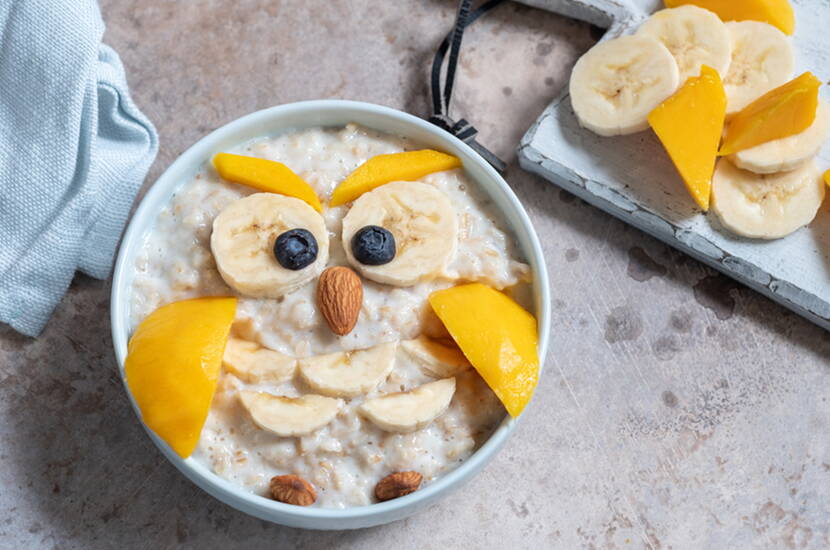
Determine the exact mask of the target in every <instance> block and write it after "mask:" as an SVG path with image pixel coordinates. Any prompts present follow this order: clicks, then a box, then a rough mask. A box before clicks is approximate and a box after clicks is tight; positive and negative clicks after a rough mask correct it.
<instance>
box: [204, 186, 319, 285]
mask: <svg viewBox="0 0 830 550" xmlns="http://www.w3.org/2000/svg"><path fill="white" fill-rule="evenodd" d="M289 229H307V230H308V231H310V232H311V234H312V235H314V238H315V239H316V240H317V249H318V250H317V259H316V260H314V262H313V263H312V264H311V265H309V266H307V267H304V268H303V269H300V270H297V271H292V270H290V269H286V268H284V267H282V266H281V265H280V264H279V262H277V259H276V258H275V257H274V242H275V241H276V240H277V237H278V236H279V235H280V234H281V233H283V232H285V231H288V230H289ZM210 248H211V250H212V252H213V257H214V258H215V259H216V267H217V268H218V269H219V273H220V274H221V275H222V278H223V279H224V280H225V282H226V283H228V285H229V286H230V287H231V288H233V289H234V290H236V291H237V292H239V293H240V294H243V295H245V296H252V297H255V298H279V297H280V296H282V295H284V294H288V293H290V292H293V291H295V290H297V289H298V288H300V287H301V286H303V285H304V284H306V283H308V282H309V281H311V280H313V279H314V278H316V277H317V276H318V275H320V273H321V272H322V271H323V269H324V268H325V267H326V263H327V262H328V257H329V236H328V232H327V231H326V224H325V222H324V221H323V217H322V216H321V215H320V214H318V213H317V212H316V211H315V210H314V209H313V208H312V207H310V206H309V205H308V204H307V203H305V202H303V201H301V200H300V199H295V198H294V197H286V196H283V195H276V194H273V193H255V194H253V195H248V196H247V197H245V198H242V199H239V200H238V201H236V202H233V203H231V204H230V205H229V206H227V207H226V208H225V209H224V210H222V212H220V213H219V215H218V216H216V219H215V220H213V234H212V235H211V237H210Z"/></svg>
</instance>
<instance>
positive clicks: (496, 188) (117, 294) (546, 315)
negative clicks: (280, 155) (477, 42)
mask: <svg viewBox="0 0 830 550" xmlns="http://www.w3.org/2000/svg"><path fill="white" fill-rule="evenodd" d="M350 122H354V123H357V124H360V125H362V126H365V127H368V128H372V129H375V130H378V131H381V132H386V133H390V134H396V135H402V136H407V137H409V138H411V139H413V140H416V141H417V142H419V143H421V144H423V145H424V146H426V147H431V148H435V149H440V150H443V151H446V152H449V153H452V154H454V155H456V156H458V157H460V158H461V160H462V161H463V163H464V168H465V170H466V171H467V173H468V174H469V175H470V177H471V178H472V179H473V180H474V181H476V182H477V184H478V185H479V186H480V187H481V188H482V189H483V191H484V193H485V194H486V195H487V196H488V197H489V198H490V199H491V200H493V202H494V203H495V205H496V207H497V208H498V209H499V210H500V211H501V213H502V215H503V216H504V218H505V221H506V222H507V224H508V226H509V227H510V228H511V229H512V231H513V232H514V234H515V235H516V238H517V240H518V244H519V247H520V249H521V252H522V254H523V255H524V257H525V258H526V260H527V261H528V263H529V264H530V266H531V270H532V273H533V296H534V302H535V312H534V313H535V315H536V317H537V319H538V327H539V357H540V364H543V363H544V358H545V355H546V352H547V345H548V334H549V330H548V329H549V323H550V297H549V288H548V277H547V270H546V267H545V263H544V257H543V255H542V250H541V247H540V245H539V242H538V239H537V237H536V234H535V232H534V230H533V227H532V225H531V223H530V220H529V218H528V216H527V214H526V212H525V211H524V208H523V207H522V206H521V204H520V203H519V201H518V199H517V198H516V196H515V195H514V194H513V192H512V191H511V190H510V188H509V187H508V186H507V184H506V183H505V182H504V180H503V179H502V178H501V177H500V176H499V175H498V173H497V172H496V171H495V170H494V169H493V168H492V167H491V166H490V165H489V164H487V163H486V162H485V161H484V160H483V159H482V158H481V157H479V156H478V154H476V153H475V152H474V151H473V150H472V149H470V147H468V146H467V145H466V144H464V143H463V142H461V141H460V140H458V139H456V138H455V137H453V136H452V135H450V134H448V133H446V132H444V131H443V130H440V129H438V128H437V127H435V126H433V125H432V124H430V123H428V122H426V121H424V120H422V119H419V118H417V117H414V116H412V115H408V114H406V113H402V112H400V111H396V110H394V109H390V108H387V107H382V106H378V105H373V104H368V103H359V102H352V101H341V100H320V101H306V102H300V103H292V104H288V105H282V106H278V107H272V108H270V109H265V110H263V111H258V112H255V113H252V114H250V115H247V116H245V117H242V118H240V119H237V120H235V121H234V122H231V123H230V124H227V125H226V126H223V127H222V128H219V129H218V130H216V131H214V132H212V133H211V134H209V135H208V136H206V137H204V138H203V139H201V140H200V141H198V142H197V143H196V144H195V145H193V146H192V147H191V148H190V149H188V150H187V151H186V152H185V153H184V154H183V155H182V156H180V157H179V158H178V159H177V160H176V161H175V162H174V163H173V164H172V165H171V166H170V167H169V168H168V169H167V170H166V171H165V172H164V174H162V176H161V177H160V178H159V179H158V180H157V181H156V183H155V184H154V185H153V187H152V188H151V189H150V190H149V191H148V192H147V194H146V196H145V197H144V199H143V200H142V201H141V204H140V205H139V207H138V209H137V210H136V212H135V215H134V216H133V218H132V219H131V221H130V224H129V226H128V228H127V231H126V233H125V235H124V238H123V240H122V243H121V248H120V250H119V253H118V258H117V261H116V265H115V271H114V274H113V287H112V296H111V321H112V336H113V343H114V346H115V354H116V357H117V359H118V365H119V372H120V375H121V379H122V381H124V359H125V358H126V355H127V342H128V338H129V327H130V322H129V317H130V294H131V287H132V279H133V267H134V265H135V257H136V255H137V254H138V252H139V250H140V248H141V246H142V244H143V242H144V240H145V238H146V236H147V235H148V233H149V232H150V230H151V229H152V227H153V224H154V223H155V219H156V216H157V214H158V213H159V212H160V211H161V209H162V208H163V207H164V206H165V205H166V204H167V203H168V202H169V200H170V198H171V196H172V195H173V193H174V192H175V191H176V189H177V188H178V187H179V185H181V184H183V183H185V182H186V181H188V180H189V179H190V178H191V177H192V176H193V175H194V174H195V173H196V172H197V171H198V169H199V167H200V166H201V165H202V164H203V163H204V162H206V161H207V160H208V159H210V158H211V157H212V155H213V154H214V153H216V152H218V151H221V150H226V149H230V148H232V147H234V146H236V145H238V144H240V143H243V142H245V141H248V140H251V139H254V138H257V137H262V136H268V135H278V134H281V133H284V132H286V131H289V130H294V129H303V128H311V127H320V126H329V127H331V126H343V125H345V124H347V123H350ZM125 388H126V383H125ZM127 394H128V395H129V397H130V400H131V402H132V405H133V408H134V409H135V411H136V414H139V413H138V408H137V406H136V403H135V401H134V400H133V399H132V396H131V395H130V392H129V391H127ZM515 424H516V420H514V419H511V418H509V417H506V418H505V420H504V421H503V422H502V423H501V425H500V426H499V427H498V428H497V429H496V431H495V432H494V433H493V435H491V437H490V438H489V439H488V440H487V441H486V442H485V443H484V444H483V445H482V446H481V447H480V448H479V449H478V450H477V451H476V452H475V453H474V454H473V455H472V456H471V457H470V458H468V459H467V460H466V461H464V462H463V463H462V464H461V465H460V466H458V467H457V468H455V469H454V470H453V471H451V472H449V473H447V474H445V475H443V476H442V477H441V478H440V479H438V480H437V481H435V482H433V483H431V484H430V485H428V486H427V487H425V488H424V489H422V490H419V491H416V492H415V493H412V494H410V495H408V496H406V497H403V498H399V499H395V500H392V501H387V502H383V503H378V504H372V505H369V506H361V507H353V508H347V509H343V510H339V509H325V508H303V507H298V506H290V505H287V504H283V503H280V502H276V501H272V500H268V499H264V498H262V497H259V496H256V495H253V494H250V493H248V492H247V491H244V490H243V489H241V488H240V487H238V486H236V485H234V484H232V483H230V482H227V481H225V480H224V479H222V478H220V477H219V476H217V475H216V474H214V473H213V472H212V471H210V470H209V469H208V468H206V467H204V466H202V465H201V464H199V463H198V462H196V461H195V460H194V459H192V458H188V459H181V458H180V457H179V456H178V455H176V454H175V453H174V452H173V451H172V450H171V449H170V448H169V447H168V446H167V444H166V443H164V442H163V441H162V440H161V439H159V438H158V437H157V436H156V435H155V434H154V433H153V432H151V431H149V430H147V432H148V434H149V435H150V437H151V438H152V439H153V441H154V442H155V443H156V445H157V446H158V447H159V449H160V450H161V451H162V452H163V453H164V455H165V456H166V457H167V458H168V459H169V460H170V461H171V462H172V463H173V464H174V465H175V466H176V467H177V468H178V469H179V470H180V471H182V473H184V474H185V475H186V476H187V477H188V478H190V479H191V480H192V481H193V482H195V483H196V484H197V485H199V486H200V487H201V488H202V489H204V490H205V491H207V492H208V493H210V494H211V495H213V496H215V497H217V498H219V499H220V500H222V501H224V502H226V503H227V504H230V505H231V506H234V507H236V508H238V509H240V510H242V511H244V512H247V513H249V514H252V515H255V516H257V517H260V518H262V519H265V520H269V521H275V522H277V523H282V524H286V525H294V526H298V527H306V528H317V529H340V528H354V527H365V526H370V525H376V524H380V523H385V522H388V521H393V520H395V519H400V518H402V517H405V516H406V515H409V514H411V513H412V512H414V511H415V510H417V509H419V508H421V507H423V506H426V505H427V504H429V503H431V502H433V501H434V500H436V499H437V498H438V497H439V495H441V494H443V493H444V492H446V491H447V490H448V489H450V488H452V487H454V486H457V485H459V484H460V483H461V482H463V481H464V480H465V479H467V478H469V477H470V476H471V475H473V474H474V473H475V472H477V471H478V470H479V469H480V468H481V467H483V466H484V464H485V463H486V462H487V461H488V460H489V459H490V458H492V456H493V455H494V454H495V452H496V451H497V450H498V448H499V447H500V446H501V445H502V444H503V443H504V441H505V440H506V438H507V436H508V435H509V433H510V432H511V431H512V430H513V428H514V427H515ZM142 425H143V424H142ZM145 429H146V427H145Z"/></svg>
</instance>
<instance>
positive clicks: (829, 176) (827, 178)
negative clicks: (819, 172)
mask: <svg viewBox="0 0 830 550" xmlns="http://www.w3.org/2000/svg"><path fill="white" fill-rule="evenodd" d="M822 179H824V183H826V184H827V187H830V170H827V171H826V172H825V173H824V175H823V176H822Z"/></svg>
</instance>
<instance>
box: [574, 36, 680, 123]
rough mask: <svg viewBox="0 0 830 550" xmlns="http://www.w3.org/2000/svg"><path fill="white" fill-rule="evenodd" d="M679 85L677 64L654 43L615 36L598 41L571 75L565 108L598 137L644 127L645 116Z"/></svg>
mask: <svg viewBox="0 0 830 550" xmlns="http://www.w3.org/2000/svg"><path fill="white" fill-rule="evenodd" d="M679 83H680V78H679V73H678V69H677V63H676V62H675V60H674V57H672V54H671V52H669V50H668V48H666V47H665V46H664V45H663V44H662V43H660V41H659V40H657V39H656V38H652V37H650V36H621V37H619V38H614V39H613V40H607V41H605V42H600V43H599V44H597V45H596V46H594V47H593V48H591V49H590V50H588V51H587V52H585V54H584V55H583V56H582V57H580V58H579V60H578V61H577V62H576V65H574V68H573V72H572V73H571V82H570V86H569V91H570V95H571V106H572V107H573V110H574V113H576V117H577V118H578V119H579V123H580V124H581V125H582V126H584V127H585V128H588V129H589V130H591V131H592V132H594V133H596V134H599V135H601V136H616V135H622V134H633V133H634V132H639V131H641V130H645V129H646V128H648V114H649V113H650V112H651V111H652V110H653V109H654V108H655V107H657V106H658V105H660V103H662V102H663V100H665V99H666V98H667V97H669V96H670V95H672V94H673V93H674V92H675V90H677V87H678V85H679Z"/></svg>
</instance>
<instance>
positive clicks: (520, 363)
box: [429, 283, 539, 417]
mask: <svg viewBox="0 0 830 550" xmlns="http://www.w3.org/2000/svg"><path fill="white" fill-rule="evenodd" d="M429 303H430V305H431V306H432V309H433V310H434V311H435V313H436V315H438V318H439V319H441V321H442V322H443V323H444V325H445V326H446V327H447V330H448V331H449V333H450V335H451V336H452V338H453V340H455V342H456V343H457V344H458V347H459V348H461V351H462V352H463V353H464V355H465V356H466V357H467V359H468V360H469V361H470V363H471V364H472V365H473V367H474V368H475V369H476V370H477V371H478V373H479V374H480V375H481V377H482V378H483V379H484V381H485V382H487V385H488V386H490V388H491V389H492V390H493V392H494V393H495V394H496V395H497V396H498V398H499V399H500V400H501V402H502V403H503V404H504V406H505V408H506V409H507V412H508V413H510V416H513V417H516V416H519V414H521V412H522V410H523V409H524V408H525V405H527V403H528V402H529V401H530V398H531V396H532V395H533V390H534V389H535V388H536V383H537V382H538V380H539V354H538V351H537V349H536V347H537V343H538V342H537V340H538V335H537V328H536V318H535V317H534V316H533V315H531V314H530V313H528V312H527V311H526V310H525V309H523V308H522V307H521V306H520V305H519V304H517V303H516V302H514V301H513V300H512V299H511V298H509V297H508V296H506V295H505V294H503V293H501V292H499V291H498V290H495V289H493V288H490V287H489V286H485V285H483V284H480V283H472V284H467V285H460V286H455V287H452V288H447V289H444V290H437V291H435V292H433V293H432V294H430V296H429Z"/></svg>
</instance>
